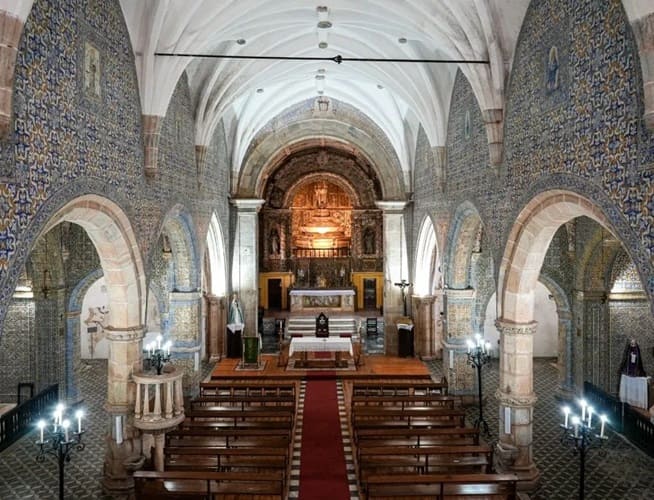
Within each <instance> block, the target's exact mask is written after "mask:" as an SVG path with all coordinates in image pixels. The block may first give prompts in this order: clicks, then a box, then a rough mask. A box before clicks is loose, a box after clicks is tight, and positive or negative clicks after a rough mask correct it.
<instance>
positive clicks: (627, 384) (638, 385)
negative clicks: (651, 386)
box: [620, 375, 649, 409]
mask: <svg viewBox="0 0 654 500" xmlns="http://www.w3.org/2000/svg"><path fill="white" fill-rule="evenodd" d="M648 381H649V377H629V376H628V375H622V376H621V377H620V401H622V402H623V403H629V404H630V405H631V406H637V407H638V408H645V409H647V408H649V406H648V404H647V389H648V388H647V382H648Z"/></svg>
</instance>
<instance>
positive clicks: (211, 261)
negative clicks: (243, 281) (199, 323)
mask: <svg viewBox="0 0 654 500" xmlns="http://www.w3.org/2000/svg"><path fill="white" fill-rule="evenodd" d="M226 254H227V252H226V251H225V240H224V236H223V231H222V229H221V227H220V221H219V220H218V217H216V214H215V213H214V214H212V215H211V220H210V222H209V229H208V231H207V241H206V246H205V255H204V259H203V263H204V272H203V274H202V275H203V278H204V283H203V290H204V292H205V293H204V300H205V304H204V306H205V315H206V320H205V329H204V332H205V336H206V337H205V343H204V348H205V352H206V354H207V356H208V357H209V359H212V360H216V359H220V357H221V356H222V354H223V339H224V335H223V328H222V325H223V324H224V323H225V318H224V311H225V304H226V294H227V259H226Z"/></svg>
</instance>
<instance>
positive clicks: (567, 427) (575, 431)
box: [561, 399, 608, 500]
mask: <svg viewBox="0 0 654 500" xmlns="http://www.w3.org/2000/svg"><path fill="white" fill-rule="evenodd" d="M579 406H581V416H579V415H575V414H573V413H572V410H571V409H570V407H569V406H564V407H563V414H564V421H563V423H562V424H561V429H562V430H563V433H562V435H561V443H566V444H568V445H570V446H572V448H573V449H574V450H575V452H576V453H578V454H579V499H580V500H583V499H584V479H585V475H586V453H587V452H588V450H590V449H592V448H598V447H600V446H602V444H604V443H605V442H606V440H608V437H607V436H606V434H605V433H604V431H605V426H606V423H607V418H606V415H600V416H599V421H600V432H599V434H597V433H596V430H595V428H594V427H593V407H592V406H589V405H588V403H587V402H586V400H585V399H581V400H579ZM596 420H597V418H596Z"/></svg>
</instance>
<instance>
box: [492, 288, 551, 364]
mask: <svg viewBox="0 0 654 500" xmlns="http://www.w3.org/2000/svg"><path fill="white" fill-rule="evenodd" d="M549 293H550V292H549V290H548V289H547V288H546V287H545V285H543V284H542V283H541V282H540V281H539V282H538V283H537V284H536V291H535V294H534V300H535V304H534V320H535V321H536V322H537V323H538V327H537V328H536V334H535V335H534V357H535V358H556V357H558V332H559V316H558V314H557V313H556V303H555V302H554V300H552V299H550V298H548V295H549ZM495 307H496V297H495V294H493V296H492V297H491V299H490V301H489V302H488V307H487V308H486V319H485V321H484V337H485V338H486V340H488V341H489V342H490V343H491V345H492V346H493V350H494V353H493V356H494V357H497V346H498V343H497V342H498V340H499V338H500V334H499V332H498V331H497V328H495V319H496V318H497V316H496V311H495Z"/></svg>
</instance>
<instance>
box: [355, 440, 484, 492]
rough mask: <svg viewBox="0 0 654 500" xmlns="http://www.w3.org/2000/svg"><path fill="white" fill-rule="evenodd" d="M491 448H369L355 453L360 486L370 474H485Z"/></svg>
mask: <svg viewBox="0 0 654 500" xmlns="http://www.w3.org/2000/svg"><path fill="white" fill-rule="evenodd" d="M492 455H493V452H492V449H491V448H490V447H488V446H484V445H478V446H475V445H461V446H424V447H421V448H416V447H413V446H370V447H364V448H360V449H359V450H358V466H359V477H360V478H361V481H362V483H365V482H366V477H367V476H368V475H369V474H371V473H387V474H393V473H396V474H397V473H402V472H415V473H420V474H428V473H442V474H447V473H488V472H490V469H491V466H492V463H493V456H492Z"/></svg>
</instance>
